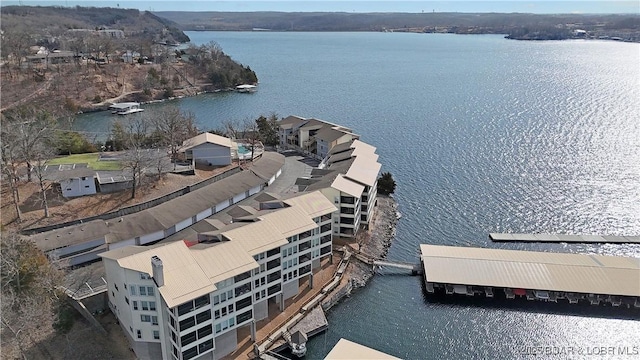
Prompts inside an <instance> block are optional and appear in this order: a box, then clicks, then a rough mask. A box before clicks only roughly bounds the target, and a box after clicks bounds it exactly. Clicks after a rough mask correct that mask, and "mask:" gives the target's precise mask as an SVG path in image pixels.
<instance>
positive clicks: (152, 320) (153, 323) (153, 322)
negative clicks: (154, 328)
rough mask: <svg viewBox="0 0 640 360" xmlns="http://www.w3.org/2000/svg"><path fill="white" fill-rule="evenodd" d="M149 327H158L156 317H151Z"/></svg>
mask: <svg viewBox="0 0 640 360" xmlns="http://www.w3.org/2000/svg"><path fill="white" fill-rule="evenodd" d="M151 325H158V317H157V316H152V317H151Z"/></svg>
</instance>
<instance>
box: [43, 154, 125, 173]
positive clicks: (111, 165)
mask: <svg viewBox="0 0 640 360" xmlns="http://www.w3.org/2000/svg"><path fill="white" fill-rule="evenodd" d="M98 158H100V154H98V153H91V154H75V155H69V156H64V157H60V158H55V159H52V160H49V161H47V164H48V165H60V164H82V163H87V164H89V167H90V168H92V169H93V170H122V164H120V162H119V161H113V160H111V161H98Z"/></svg>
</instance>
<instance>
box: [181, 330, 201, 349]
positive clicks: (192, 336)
mask: <svg viewBox="0 0 640 360" xmlns="http://www.w3.org/2000/svg"><path fill="white" fill-rule="evenodd" d="M196 340H197V338H196V332H195V331H194V332H192V333H188V334H187V335H184V336H182V337H180V344H182V346H185V345H189V344H191V343H192V342H194V341H196Z"/></svg>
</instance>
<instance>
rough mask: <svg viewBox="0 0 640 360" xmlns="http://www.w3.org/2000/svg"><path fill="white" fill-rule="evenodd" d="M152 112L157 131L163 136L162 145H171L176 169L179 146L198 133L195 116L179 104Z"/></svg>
mask: <svg viewBox="0 0 640 360" xmlns="http://www.w3.org/2000/svg"><path fill="white" fill-rule="evenodd" d="M150 114H151V117H150V119H151V121H152V122H153V126H154V127H155V132H156V133H157V135H158V136H159V137H160V138H161V145H162V146H167V147H169V152H170V153H171V160H172V161H173V169H174V170H175V168H176V163H175V161H176V158H177V154H178V148H179V147H180V146H181V145H182V142H183V141H185V140H187V139H189V138H191V137H193V136H196V135H197V134H198V129H197V128H196V126H195V124H194V119H195V117H194V115H193V114H192V113H184V112H181V111H180V109H179V108H178V107H177V106H168V107H165V108H162V110H161V111H154V112H151V113H150Z"/></svg>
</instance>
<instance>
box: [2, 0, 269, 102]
mask: <svg viewBox="0 0 640 360" xmlns="http://www.w3.org/2000/svg"><path fill="white" fill-rule="evenodd" d="M1 10H2V14H1V22H2V24H1V27H2V41H1V42H0V45H1V46H2V51H1V52H0V55H1V56H2V58H1V60H0V61H1V62H2V66H0V77H1V82H2V103H1V107H0V112H2V111H6V110H10V109H13V108H17V107H19V106H23V105H24V106H27V107H32V106H43V107H46V108H48V109H53V108H61V109H63V110H61V111H66V112H78V111H86V110H94V109H101V108H104V107H107V106H108V105H109V104H110V103H113V102H122V101H139V102H144V101H151V100H159V99H167V98H171V97H174V96H183V95H193V94H197V93H200V92H202V91H217V90H228V89H233V88H234V87H235V86H237V85H241V84H255V83H257V82H258V79H257V75H256V74H255V72H254V71H252V70H251V68H249V66H245V65H242V64H239V63H237V62H235V61H234V60H233V59H231V58H230V57H229V56H228V55H226V54H225V53H224V52H223V51H222V49H221V48H220V46H219V45H218V44H216V43H215V42H211V43H209V44H203V45H200V46H194V45H188V46H186V47H181V48H177V47H175V45H176V43H178V42H188V41H189V38H188V37H187V36H186V35H185V34H184V33H183V32H182V30H180V29H178V27H177V25H176V24H175V23H173V22H172V21H170V20H167V19H163V18H161V17H158V16H157V15H154V14H152V13H149V12H141V11H138V10H130V9H114V8H93V7H90V8H86V7H75V8H61V7H31V6H7V7H2V9H1Z"/></svg>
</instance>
